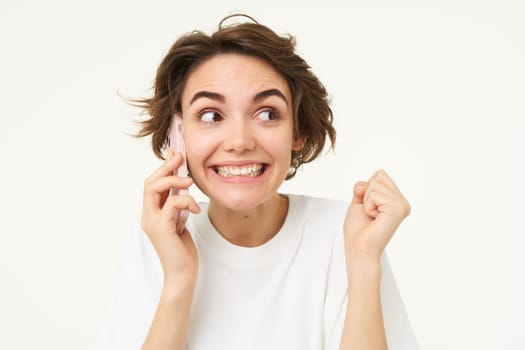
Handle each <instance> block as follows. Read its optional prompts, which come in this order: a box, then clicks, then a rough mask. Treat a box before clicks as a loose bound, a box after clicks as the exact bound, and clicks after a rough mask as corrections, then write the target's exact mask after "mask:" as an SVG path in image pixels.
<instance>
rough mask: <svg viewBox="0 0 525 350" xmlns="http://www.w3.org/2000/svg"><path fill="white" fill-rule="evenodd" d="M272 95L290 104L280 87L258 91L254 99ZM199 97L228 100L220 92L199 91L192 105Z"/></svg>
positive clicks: (194, 96)
mask: <svg viewBox="0 0 525 350" xmlns="http://www.w3.org/2000/svg"><path fill="white" fill-rule="evenodd" d="M270 96H277V97H279V98H280V99H282V100H283V101H284V103H286V105H288V100H287V99H286V97H285V96H284V94H283V93H282V92H281V91H279V90H278V89H268V90H264V91H261V92H259V93H257V95H255V97H254V98H253V101H254V102H258V101H260V100H264V99H265V98H267V97H270ZM199 98H209V99H211V100H215V101H219V102H222V103H224V101H225V100H226V98H225V97H224V96H223V95H221V94H219V93H216V92H211V91H199V92H197V93H196V94H195V95H193V97H192V98H191V101H190V105H191V104H192V103H193V102H195V101H196V100H198V99H199Z"/></svg>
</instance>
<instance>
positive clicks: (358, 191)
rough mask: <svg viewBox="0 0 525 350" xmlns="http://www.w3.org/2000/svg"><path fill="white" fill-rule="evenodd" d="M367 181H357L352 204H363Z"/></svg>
mask: <svg viewBox="0 0 525 350" xmlns="http://www.w3.org/2000/svg"><path fill="white" fill-rule="evenodd" d="M366 187H367V183H366V182H364V181H357V182H356V183H355V185H354V196H353V197H352V204H354V203H355V204H363V199H364V196H365V192H366Z"/></svg>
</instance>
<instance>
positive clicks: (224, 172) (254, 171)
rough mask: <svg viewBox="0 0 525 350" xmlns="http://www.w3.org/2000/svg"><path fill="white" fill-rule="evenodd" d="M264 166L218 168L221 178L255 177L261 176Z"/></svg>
mask: <svg viewBox="0 0 525 350" xmlns="http://www.w3.org/2000/svg"><path fill="white" fill-rule="evenodd" d="M262 169H263V165H262V164H253V165H249V166H243V167H232V166H218V167H217V173H218V174H219V175H221V176H226V177H231V176H248V177H255V176H259V175H261V173H262Z"/></svg>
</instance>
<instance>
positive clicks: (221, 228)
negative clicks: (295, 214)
mask: <svg viewBox="0 0 525 350" xmlns="http://www.w3.org/2000/svg"><path fill="white" fill-rule="evenodd" d="M287 213H288V197H286V196H284V195H281V194H278V193H276V194H275V195H274V196H273V197H272V198H270V199H268V200H267V201H265V202H264V203H261V204H259V205H258V206H257V207H255V208H253V209H250V210H242V211H238V210H232V209H229V208H226V207H224V206H221V205H220V204H218V203H215V202H214V201H210V205H209V207H208V216H209V218H210V221H211V223H212V224H213V226H214V227H215V229H216V230H217V231H218V232H219V233H220V234H221V235H222V236H223V237H224V238H225V239H226V240H228V241H229V242H230V243H232V244H235V245H238V246H242V247H257V246H260V245H262V244H264V243H266V242H268V241H269V240H270V239H272V238H273V237H274V236H275V235H276V234H277V232H279V230H280V229H281V227H282V226H283V224H284V221H285V219H286V214H287Z"/></svg>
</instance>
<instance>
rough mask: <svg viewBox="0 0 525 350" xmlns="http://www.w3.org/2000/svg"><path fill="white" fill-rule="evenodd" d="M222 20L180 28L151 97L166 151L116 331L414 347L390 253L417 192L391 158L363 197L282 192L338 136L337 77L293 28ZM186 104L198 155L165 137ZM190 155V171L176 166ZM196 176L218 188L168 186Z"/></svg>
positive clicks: (126, 271) (149, 190) (305, 344)
mask: <svg viewBox="0 0 525 350" xmlns="http://www.w3.org/2000/svg"><path fill="white" fill-rule="evenodd" d="M223 21H224V20H223ZM221 24H222V22H221ZM221 24H220V25H219V30H218V31H217V32H215V33H214V34H213V35H211V36H207V35H206V34H203V33H201V32H192V33H190V34H187V35H185V36H183V37H181V38H180V39H179V40H177V41H176V42H175V44H174V45H173V46H172V48H171V50H170V51H169V53H168V54H167V56H166V57H165V59H164V60H163V62H162V63H161V65H160V67H159V69H158V72H157V77H156V82H155V92H154V96H153V97H152V98H148V99H144V100H140V101H139V105H141V106H142V107H143V108H145V110H146V111H147V112H148V113H149V114H150V116H151V118H150V119H148V120H146V121H144V122H143V125H142V126H143V127H142V129H141V131H140V132H139V136H147V135H150V134H151V135H152V142H153V149H154V152H155V153H156V155H157V156H159V157H162V153H163V151H164V150H166V157H165V162H164V164H163V165H162V166H161V167H160V168H159V169H157V170H156V171H155V172H154V173H153V174H152V175H151V176H150V177H149V178H148V179H147V180H146V181H145V185H144V203H143V215H142V220H141V223H140V228H137V230H136V232H135V233H134V234H133V235H132V236H131V237H130V240H129V242H128V243H127V246H126V249H125V252H124V262H123V270H122V273H121V280H120V282H119V292H118V296H117V299H116V302H115V307H114V310H113V312H114V314H113V316H112V319H111V321H110V326H109V327H108V330H109V331H108V334H107V338H106V339H105V340H104V341H105V342H106V343H105V346H106V347H107V348H112V349H115V348H117V349H131V348H139V347H140V346H142V349H157V350H158V349H186V348H187V349H339V348H340V349H386V348H387V344H388V346H389V348H390V349H416V348H417V345H416V342H415V340H414V337H413V335H412V331H411V329H410V325H409V322H408V320H407V317H406V313H405V311H404V308H403V305H402V302H401V299H400V297H399V293H398V290H397V287H396V285H395V281H394V280H393V276H392V273H391V271H390V268H389V265H388V261H387V258H386V256H385V255H384V254H383V250H384V248H385V246H386V244H387V243H388V241H389V240H390V238H391V237H392V235H393V234H394V232H395V230H396V229H397V227H398V225H399V224H400V223H401V221H402V220H403V219H404V218H405V217H406V216H408V214H409V212H410V206H409V204H408V202H407V201H406V199H405V198H404V197H403V195H402V194H401V193H400V192H399V190H398V188H397V186H396V185H395V184H394V182H393V181H392V180H391V179H390V178H389V176H388V175H387V174H386V173H385V172H384V171H383V170H379V171H377V172H376V173H375V174H373V175H372V176H371V178H370V179H368V181H360V182H358V183H356V184H355V186H354V196H353V199H352V201H351V203H350V204H348V203H341V202H337V201H332V200H325V199H317V198H310V197H306V196H297V195H284V194H280V193H278V189H279V187H280V185H281V184H282V183H283V181H284V180H285V179H289V178H291V177H293V176H294V175H295V172H296V170H297V168H298V167H299V166H300V165H301V164H303V163H307V162H310V161H312V160H314V159H315V158H316V157H317V156H318V155H319V153H320V152H321V151H322V149H323V146H324V144H325V139H326V137H328V138H329V139H330V141H331V144H332V145H333V144H334V142H335V130H334V129H333V126H332V113H331V110H330V108H329V106H328V103H327V95H326V91H325V89H324V87H323V86H322V84H321V83H320V82H319V81H318V79H317V78H316V77H315V75H314V74H313V73H312V72H311V71H310V70H309V67H308V65H307V64H306V62H305V61H304V60H303V59H302V58H300V57H299V56H298V55H297V54H295V52H294V45H295V43H294V41H293V38H289V37H280V36H278V35H276V34H275V33H274V32H273V31H271V30H270V29H268V28H267V27H265V26H262V25H260V24H258V23H244V24H237V25H231V26H221ZM173 118H182V125H183V129H184V141H185V148H186V154H185V155H183V154H180V153H177V154H174V153H173V152H172V151H171V150H169V149H167V147H166V146H167V144H166V136H167V134H168V129H169V127H170V125H171V122H172V120H173ZM184 157H185V158H184ZM184 159H186V160H187V163H188V167H189V171H190V173H191V178H187V177H183V176H182V177H179V176H175V175H173V174H174V173H177V170H178V168H179V167H180V166H181V165H182V164H183V161H184ZM192 184H195V185H196V186H198V187H199V189H200V190H201V191H202V192H203V193H204V194H206V195H207V197H208V198H209V203H201V204H197V203H196V202H195V200H194V199H193V198H192V197H191V196H190V195H182V194H176V195H170V194H169V191H170V188H173V189H177V190H181V189H182V190H184V189H187V188H189V187H190V186H191V185H192ZM181 210H188V211H189V212H191V214H192V215H190V218H189V220H188V222H187V224H186V228H185V229H184V230H180V227H177V220H176V218H177V215H178V213H179V211H181ZM178 232H179V233H180V234H178Z"/></svg>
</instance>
